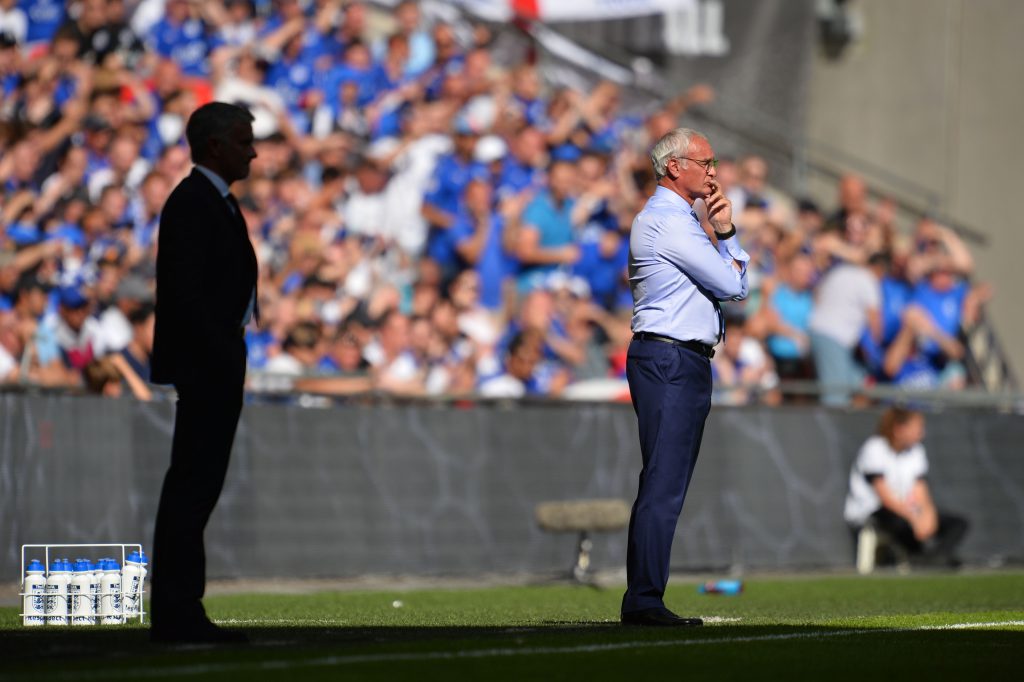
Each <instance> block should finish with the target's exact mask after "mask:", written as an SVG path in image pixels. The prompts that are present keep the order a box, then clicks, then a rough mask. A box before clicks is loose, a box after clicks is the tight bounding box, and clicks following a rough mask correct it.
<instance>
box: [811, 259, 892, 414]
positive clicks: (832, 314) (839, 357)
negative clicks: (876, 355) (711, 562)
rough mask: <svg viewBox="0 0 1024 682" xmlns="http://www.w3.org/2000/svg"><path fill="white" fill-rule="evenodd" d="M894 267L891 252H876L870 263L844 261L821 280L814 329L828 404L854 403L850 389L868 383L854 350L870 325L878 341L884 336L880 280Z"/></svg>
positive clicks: (816, 365)
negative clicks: (863, 264)
mask: <svg viewBox="0 0 1024 682" xmlns="http://www.w3.org/2000/svg"><path fill="white" fill-rule="evenodd" d="M888 265H889V259H888V257H887V256H886V255H884V254H875V255H874V256H872V258H871V260H870V266H869V267H864V266H860V265H855V264H853V263H842V264H840V265H836V266H835V267H833V268H832V269H831V270H829V272H828V273H827V274H826V275H825V276H824V277H823V278H822V280H821V282H820V283H819V284H818V290H817V292H816V296H815V300H814V308H813V310H812V311H811V317H810V320H809V321H808V329H809V331H810V340H811V351H812V352H813V354H814V368H815V371H816V372H817V375H818V381H819V382H820V384H821V388H822V402H823V403H825V404H826V405H832V406H841V405H846V404H848V403H849V401H850V391H851V390H856V389H857V388H859V387H860V386H862V385H863V383H864V378H865V372H864V369H863V367H861V365H860V364H859V363H858V362H857V360H856V358H855V357H854V350H855V348H856V346H857V342H858V341H859V340H860V337H861V335H862V334H863V333H864V330H865V329H870V331H871V334H872V336H874V337H875V338H876V339H877V338H879V337H880V335H881V324H882V323H881V314H880V308H881V303H882V301H881V298H882V294H881V289H880V285H879V282H880V281H881V279H882V277H883V275H884V273H885V272H886V271H887V270H888Z"/></svg>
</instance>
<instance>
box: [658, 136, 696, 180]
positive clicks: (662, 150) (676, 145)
mask: <svg viewBox="0 0 1024 682" xmlns="http://www.w3.org/2000/svg"><path fill="white" fill-rule="evenodd" d="M694 137H704V136H703V135H701V134H700V133H698V132H697V131H696V130H693V129H692V128H676V129H675V130H670V131H669V132H667V133H665V135H664V136H662V138H661V139H660V140H658V141H657V143H655V145H654V148H653V149H651V165H653V166H654V177H655V178H656V179H658V180H661V179H662V178H663V177H665V175H666V172H665V167H666V166H668V162H669V160H671V159H673V158H681V157H682V156H683V155H684V154H686V150H687V149H689V148H690V140H691V139H692V138H694ZM683 166H684V167H685V166H686V162H685V161H683Z"/></svg>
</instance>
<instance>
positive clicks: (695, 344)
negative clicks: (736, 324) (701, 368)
mask: <svg viewBox="0 0 1024 682" xmlns="http://www.w3.org/2000/svg"><path fill="white" fill-rule="evenodd" d="M633 340H634V341H661V342H662V343H671V344H672V345H673V346H681V347H682V348H689V349H690V350H692V351H693V352H694V353H698V354H700V355H703V356H704V357H706V358H708V359H710V358H713V357H715V349H714V346H709V345H708V344H706V343H701V342H700V341H680V340H679V339H673V338H672V337H671V336H662V335H661V334H652V333H650V332H636V333H635V334H633Z"/></svg>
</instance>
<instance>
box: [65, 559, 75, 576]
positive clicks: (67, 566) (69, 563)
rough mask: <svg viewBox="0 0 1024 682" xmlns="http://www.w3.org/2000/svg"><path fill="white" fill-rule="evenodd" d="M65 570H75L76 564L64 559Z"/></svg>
mask: <svg viewBox="0 0 1024 682" xmlns="http://www.w3.org/2000/svg"><path fill="white" fill-rule="evenodd" d="M64 570H65V571H67V572H68V573H70V572H71V571H73V570H74V565H73V564H72V563H71V562H70V561H68V560H67V559H65V560H64Z"/></svg>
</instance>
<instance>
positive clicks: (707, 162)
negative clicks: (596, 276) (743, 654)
mask: <svg viewBox="0 0 1024 682" xmlns="http://www.w3.org/2000/svg"><path fill="white" fill-rule="evenodd" d="M650 158H651V162H652V164H653V166H654V174H655V176H656V178H657V180H658V186H657V189H656V190H655V192H654V196H652V197H651V198H650V199H649V200H648V201H647V204H646V205H645V206H644V208H643V209H642V210H641V211H640V213H639V214H638V215H637V216H636V218H635V219H634V221H633V228H632V231H631V233H630V244H629V280H630V286H631V288H632V291H633V322H632V329H633V341H632V342H631V343H630V345H629V351H628V355H627V359H626V378H627V380H628V382H629V390H630V397H631V398H632V401H633V408H634V410H635V411H636V415H637V421H638V423H639V430H640V451H641V455H642V458H643V469H642V470H641V472H640V484H639V489H638V491H637V497H636V502H635V503H634V504H633V511H632V516H631V517H630V521H629V536H628V542H627V553H626V583H627V587H626V593H625V595H623V598H622V608H621V619H622V623H623V624H625V625H641V626H682V627H685V626H698V625H702V624H703V622H702V621H701V619H700V618H683V617H680V616H677V615H676V614H674V613H672V612H671V611H670V610H668V608H666V607H665V602H664V595H665V586H666V585H667V583H668V571H669V559H670V557H671V553H672V539H673V536H674V535H675V531H676V522H677V520H678V519H679V513H680V511H682V508H683V501H684V500H685V498H686V491H687V488H689V485H690V481H691V479H692V477H693V470H694V466H695V465H696V463H697V455H698V453H699V452H700V444H701V438H702V437H703V434H704V421H705V419H707V416H708V413H709V411H710V410H711V358H712V357H713V356H714V349H713V347H714V346H715V345H716V344H717V343H718V342H719V341H721V340H722V332H723V330H724V317H723V314H722V307H721V304H720V303H719V301H724V300H740V299H743V298H745V297H746V295H747V291H748V283H747V263H748V261H749V260H750V256H748V255H747V253H746V252H745V251H744V250H743V249H742V248H741V247H740V245H739V243H738V239H737V238H736V228H735V226H733V224H732V204H731V203H730V202H729V200H728V199H727V198H726V197H725V196H724V195H723V194H722V189H721V186H720V185H719V184H718V182H717V180H716V179H715V177H716V165H717V159H716V158H715V154H714V150H712V148H711V143H710V142H708V140H707V138H706V137H704V135H702V134H700V133H698V132H697V131H695V130H691V129H689V128H677V129H675V130H672V131H670V132H668V133H667V134H665V135H664V136H663V137H662V138H661V139H660V140H658V142H657V143H656V144H655V145H654V148H653V149H652V150H651V153H650ZM698 210H699V211H701V213H702V214H703V215H704V217H703V219H702V218H700V217H698V213H697V211H698ZM705 225H706V227H705Z"/></svg>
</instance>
